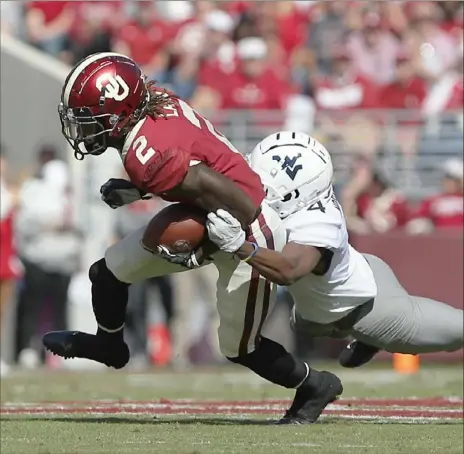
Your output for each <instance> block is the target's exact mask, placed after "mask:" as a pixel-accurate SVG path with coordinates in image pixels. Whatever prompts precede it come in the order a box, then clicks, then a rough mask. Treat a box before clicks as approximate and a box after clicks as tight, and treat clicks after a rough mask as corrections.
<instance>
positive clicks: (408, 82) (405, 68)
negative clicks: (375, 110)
mask: <svg viewBox="0 0 464 454" xmlns="http://www.w3.org/2000/svg"><path fill="white" fill-rule="evenodd" d="M426 94H427V84H426V82H425V81H424V79H422V78H421V77H418V76H417V75H416V72H415V68H414V64H413V62H412V61H411V56H410V54H409V53H408V52H407V51H405V50H402V51H400V52H399V54H398V56H397V59H396V70H395V80H394V81H393V82H391V83H390V84H388V85H386V86H385V87H383V88H382V89H381V90H380V95H379V104H380V106H381V107H383V108H386V109H419V108H420V107H421V105H422V102H423V101H424V99H425V96H426Z"/></svg>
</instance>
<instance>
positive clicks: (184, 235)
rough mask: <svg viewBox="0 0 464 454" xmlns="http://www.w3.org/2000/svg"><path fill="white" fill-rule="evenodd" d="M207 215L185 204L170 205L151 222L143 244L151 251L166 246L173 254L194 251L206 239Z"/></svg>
mask: <svg viewBox="0 0 464 454" xmlns="http://www.w3.org/2000/svg"><path fill="white" fill-rule="evenodd" d="M206 214H207V213H206V211H204V210H202V209H200V208H196V207H192V206H190V205H185V204H183V203H176V204H174V205H169V206H168V207H166V208H164V209H163V210H161V211H160V212H159V213H158V214H157V215H156V216H155V217H154V218H153V219H152V220H151V221H150V223H149V224H148V226H147V228H146V230H145V233H144V236H143V243H144V244H145V246H147V247H148V248H149V249H151V250H156V247H157V246H166V247H167V248H168V250H169V251H170V252H173V253H176V252H189V251H192V250H193V249H195V248H196V247H197V246H198V245H199V244H200V243H201V241H202V240H203V238H204V237H205V234H206V227H205V224H206Z"/></svg>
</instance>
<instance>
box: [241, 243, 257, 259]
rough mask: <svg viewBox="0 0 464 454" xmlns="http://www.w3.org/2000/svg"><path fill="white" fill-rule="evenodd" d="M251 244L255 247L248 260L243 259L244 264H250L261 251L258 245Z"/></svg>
mask: <svg viewBox="0 0 464 454" xmlns="http://www.w3.org/2000/svg"><path fill="white" fill-rule="evenodd" d="M250 244H251V245H252V246H253V252H252V253H251V254H250V255H249V256H248V257H247V258H246V259H243V260H242V262H245V263H247V262H249V261H250V260H251V259H252V258H253V257H254V256H255V255H256V254H257V253H258V251H259V246H258V245H257V244H256V243H250Z"/></svg>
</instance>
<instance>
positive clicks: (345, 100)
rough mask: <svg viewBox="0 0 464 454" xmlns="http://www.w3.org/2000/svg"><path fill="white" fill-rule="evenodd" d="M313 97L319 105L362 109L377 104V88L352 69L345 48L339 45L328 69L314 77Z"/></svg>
mask: <svg viewBox="0 0 464 454" xmlns="http://www.w3.org/2000/svg"><path fill="white" fill-rule="evenodd" d="M314 98H315V100H316V104H317V106H318V107H319V108H320V109H337V110H341V109H363V108H370V107H375V106H376V105H377V99H378V90H377V87H376V86H375V84H374V83H372V82H371V81H370V80H369V79H367V78H366V77H364V76H362V75H360V74H359V73H358V72H357V71H356V70H355V69H354V67H353V64H352V59H351V55H350V53H349V52H348V51H347V49H346V48H338V49H337V50H336V51H335V52H334V55H333V60H332V70H331V73H330V74H329V75H327V76H325V77H322V78H320V79H316V80H315V81H314Z"/></svg>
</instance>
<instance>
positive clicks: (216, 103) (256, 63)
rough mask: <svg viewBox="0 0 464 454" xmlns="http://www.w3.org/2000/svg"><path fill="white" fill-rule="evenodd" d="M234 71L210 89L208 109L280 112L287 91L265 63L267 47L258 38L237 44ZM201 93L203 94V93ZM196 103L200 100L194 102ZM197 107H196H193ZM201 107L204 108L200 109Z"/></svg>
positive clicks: (289, 90) (246, 39) (282, 82)
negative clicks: (212, 94) (276, 110)
mask: <svg viewBox="0 0 464 454" xmlns="http://www.w3.org/2000/svg"><path fill="white" fill-rule="evenodd" d="M237 57H238V61H237V68H236V70H235V71H234V72H233V73H232V74H230V75H227V74H223V76H222V78H221V80H220V83H219V84H218V83H215V86H214V87H213V90H212V91H213V92H214V97H212V98H211V99H210V101H211V103H210V105H209V106H208V107H210V108H223V109H253V110H259V109H283V108H284V106H285V103H286V101H287V97H288V95H289V93H290V92H291V87H290V86H289V84H287V83H286V82H284V81H283V80H281V79H280V78H278V77H277V76H276V75H275V73H274V71H273V70H272V68H270V67H269V65H268V63H267V46H266V43H265V42H264V40H262V39H261V38H244V39H242V40H240V41H239V42H238V43H237ZM203 94H204V92H203ZM196 102H197V103H199V102H200V103H201V100H198V98H197V99H196ZM197 106H198V104H197ZM202 107H203V108H204V105H203V106H202Z"/></svg>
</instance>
